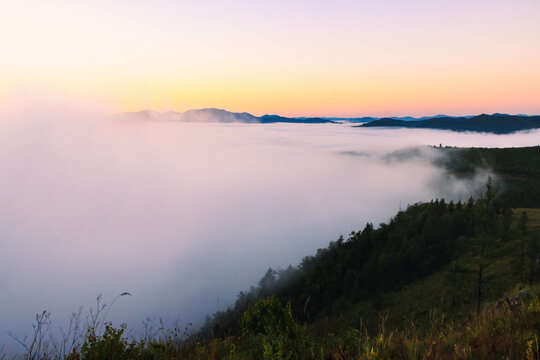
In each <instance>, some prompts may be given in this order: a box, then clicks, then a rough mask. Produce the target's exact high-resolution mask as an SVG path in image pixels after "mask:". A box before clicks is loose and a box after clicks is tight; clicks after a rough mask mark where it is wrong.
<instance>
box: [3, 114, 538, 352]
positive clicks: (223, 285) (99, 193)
mask: <svg viewBox="0 0 540 360" xmlns="http://www.w3.org/2000/svg"><path fill="white" fill-rule="evenodd" d="M539 135H540V132H538V131H535V132H528V133H519V134H511V135H487V134H474V133H453V132H447V131H436V130H433V131H432V130H420V129H375V128H369V129H367V128H366V129H363V128H354V127H351V126H350V125H347V124H317V125H302V124H270V125H261V124H239V123H232V124H220V123H174V122H163V123H160V122H140V121H133V122H130V121H129V120H126V119H122V120H121V121H119V120H118V119H115V118H111V117H109V116H106V115H103V114H102V113H99V112H97V111H90V110H88V109H81V108H80V107H77V106H73V107H70V106H64V105H63V106H55V105H51V104H45V105H44V104H42V103H41V104H24V106H23V107H19V108H18V109H9V110H5V109H3V110H2V111H0V172H1V176H0V344H1V343H4V344H6V347H7V349H8V350H10V351H14V350H13V349H18V348H17V346H18V345H17V344H16V342H15V341H14V340H13V339H12V338H11V337H9V336H8V335H7V333H8V332H10V333H12V334H14V335H17V336H19V337H22V336H23V335H24V334H25V333H30V332H31V324H32V322H33V319H34V314H36V313H41V312H42V311H43V310H48V311H50V312H51V314H52V318H53V323H52V325H51V327H52V332H54V331H56V330H55V329H58V328H59V327H61V326H65V324H66V321H67V319H68V317H69V315H70V314H71V313H72V312H73V311H76V310H77V309H78V308H79V306H83V314H86V313H87V311H88V310H89V309H90V308H91V307H92V306H93V304H94V299H95V298H96V296H97V295H99V294H103V299H104V301H106V302H110V301H112V299H113V298H114V297H115V296H116V295H118V294H120V293H121V292H124V291H128V292H130V293H131V295H132V296H124V297H122V298H120V299H118V301H117V302H116V304H115V305H114V307H113V308H112V309H111V311H110V314H109V315H108V318H109V320H111V321H113V323H114V324H116V325H118V324H120V323H122V322H125V323H127V325H128V327H130V328H132V329H137V328H138V327H140V325H141V323H142V321H143V320H144V319H145V318H147V317H150V318H153V317H161V318H163V319H164V321H165V323H166V324H170V323H172V322H173V321H174V320H176V319H177V318H179V319H180V321H181V322H188V321H191V322H193V323H194V324H195V326H197V325H200V324H201V322H202V320H203V319H204V317H205V315H206V314H208V313H212V312H215V311H216V310H223V309H225V308H226V306H227V305H228V304H230V303H232V302H233V301H234V299H235V295H236V294H237V293H238V292H239V291H240V290H245V289H247V288H249V286H250V285H252V284H256V283H257V281H258V280H259V279H260V277H261V276H262V275H263V274H264V272H265V271H266V269H267V268H268V267H269V266H272V267H273V268H278V267H282V268H284V267H286V266H288V265H289V264H293V265H296V264H297V263H298V262H299V261H300V260H301V258H302V257H303V256H305V255H309V254H313V253H314V252H315V250H316V249H317V248H319V247H324V246H327V245H328V242H329V241H332V240H336V239H337V238H338V237H339V236H340V235H341V234H343V235H344V236H347V234H349V233H350V232H351V231H353V230H354V231H356V230H359V229H361V228H363V226H364V225H365V223H366V222H372V223H374V224H376V225H377V224H378V223H380V222H383V221H387V220H388V219H389V218H390V217H391V216H393V215H394V214H395V213H396V211H398V209H399V208H400V207H403V208H404V207H406V205H407V204H412V203H416V202H418V201H429V200H430V199H432V198H440V197H445V198H447V199H454V200H457V199H467V198H468V197H469V196H470V195H471V194H474V193H475V192H478V191H479V190H478V187H479V186H481V185H482V183H483V182H484V181H485V179H486V178H487V176H488V175H489V169H479V172H478V176H477V178H475V179H469V180H457V179H454V178H452V177H449V176H448V174H446V172H445V171H444V169H441V168H439V167H437V166H435V165H433V160H434V159H435V158H436V156H437V155H436V153H435V152H434V151H433V150H430V149H429V148H428V147H423V146H424V145H437V146H438V145H439V144H442V145H443V146H445V145H449V146H487V147H507V146H528V145H537V143H538V138H539ZM417 146H421V148H420V150H415V151H414V152H413V153H414V154H413V155H412V156H396V152H397V153H402V152H407V151H409V152H410V151H411V150H410V149H411V148H413V147H417ZM83 316H84V315H83ZM53 330H54V331H53Z"/></svg>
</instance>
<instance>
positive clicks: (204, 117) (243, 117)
mask: <svg viewBox="0 0 540 360" xmlns="http://www.w3.org/2000/svg"><path fill="white" fill-rule="evenodd" d="M119 117H120V118H121V119H135V120H141V121H171V122H206V123H208V122H218V123H253V124H270V123H304V124H321V123H334V121H332V120H329V119H323V118H288V117H283V116H279V115H264V116H261V117H257V116H254V115H251V114H249V113H246V112H243V113H235V112H230V111H227V110H222V109H213V108H208V109H195V110H188V111H186V112H183V113H179V112H174V111H167V112H163V113H160V112H156V111H152V110H144V111H139V112H130V113H122V114H119Z"/></svg>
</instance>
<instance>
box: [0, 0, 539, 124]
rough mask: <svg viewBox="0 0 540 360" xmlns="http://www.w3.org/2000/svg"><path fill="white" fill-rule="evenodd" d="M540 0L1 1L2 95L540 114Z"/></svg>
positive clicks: (178, 106)
mask: <svg viewBox="0 0 540 360" xmlns="http://www.w3.org/2000/svg"><path fill="white" fill-rule="evenodd" d="M539 21H540V1H538V0H513V1H508V0H504V1H500V0H490V1H487V0H486V1H484V0H467V1H464V0H453V1H442V0H411V1H403V0H377V1H360V0H357V1H353V0H343V1H316V0H310V1H304V0H300V1H282V0H273V1H259V0H249V1H207V0H198V1H189V2H188V1H173V0H153V1H149V0H130V1H124V0H118V1H114V2H112V1H102V0H94V1H76V0H70V1H67V0H65V1H61V0H49V1H44V0H2V1H1V2H0V98H1V97H9V96H10V95H11V94H13V93H25V92H38V93H39V92H42V93H47V94H59V95H60V96H66V97H72V98H77V99H83V100H85V101H86V100H88V101H93V102H97V103H101V104H105V105H106V106H108V107H109V108H110V109H112V110H114V111H137V110H143V109H155V110H176V111H184V110H187V109H191V108H200V107H218V108H225V109H228V110H232V111H248V112H251V113H253V114H255V115H262V114H265V113H279V114H283V115H290V116H299V115H319V116H324V115H326V116H330V115H334V116H364V115H378V116H384V115H432V114H437V113H448V114H454V115H459V114H473V113H481V112H487V113H492V112H507V113H529V114H532V113H535V114H540V26H539V25H538V23H539Z"/></svg>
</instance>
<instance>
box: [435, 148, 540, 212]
mask: <svg viewBox="0 0 540 360" xmlns="http://www.w3.org/2000/svg"><path fill="white" fill-rule="evenodd" d="M435 150H437V151H441V152H442V153H443V154H444V155H445V156H442V157H441V158H440V159H439V160H438V163H439V165H441V166H443V167H444V168H446V169H447V170H448V171H450V172H451V173H453V174H454V175H457V176H464V177H467V176H470V175H472V174H474V172H475V171H476V170H477V169H479V168H483V169H485V168H488V169H489V170H490V171H491V172H493V173H495V174H497V177H498V178H500V179H501V180H502V183H503V185H504V187H503V191H501V193H500V194H498V197H499V198H500V199H501V200H502V201H504V202H506V203H507V204H508V205H509V206H511V207H513V208H540V146H531V147H521V148H444V147H443V148H435Z"/></svg>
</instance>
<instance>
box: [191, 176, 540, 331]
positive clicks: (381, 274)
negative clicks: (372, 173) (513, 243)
mask: <svg viewBox="0 0 540 360" xmlns="http://www.w3.org/2000/svg"><path fill="white" fill-rule="evenodd" d="M511 217H512V211H511V209H510V207H509V206H508V204H507V203H505V202H502V201H501V200H500V199H498V198H496V197H495V195H494V189H493V186H492V183H491V179H490V180H489V181H488V183H487V185H486V190H485V193H484V194H483V196H482V197H480V198H478V199H476V200H475V199H473V198H470V199H469V201H468V202H466V203H462V202H461V201H458V202H457V203H454V202H452V201H450V202H446V201H445V200H444V199H436V200H432V201H431V202H428V203H417V204H414V205H410V206H408V207H407V209H406V210H404V211H400V212H398V213H397V214H396V215H395V216H394V217H393V218H392V219H391V220H390V221H389V222H388V223H382V224H380V225H379V227H377V228H376V227H375V226H374V225H373V224H371V223H368V224H366V225H365V227H364V228H363V229H362V230H360V231H357V232H352V233H351V234H350V235H349V236H348V238H347V239H344V238H343V237H340V238H339V239H338V240H336V241H332V242H330V244H329V245H328V247H327V248H324V249H318V250H317V252H316V253H315V254H314V255H313V256H306V257H304V258H303V260H302V262H301V263H300V264H299V265H298V266H296V267H292V266H289V267H288V268H286V269H280V270H274V269H272V268H269V269H268V270H267V272H266V273H265V274H264V276H263V277H262V278H261V280H260V281H259V283H258V285H257V286H256V287H253V286H252V287H251V289H250V290H249V291H242V292H240V293H239V294H238V297H237V300H236V302H235V303H234V305H231V306H230V307H229V308H228V309H227V310H225V311H220V312H217V313H215V314H214V315H213V316H212V317H208V318H207V321H206V324H205V325H204V326H203V328H202V330H201V334H203V335H204V336H228V335H231V334H238V331H239V325H238V319H239V317H240V316H241V314H242V313H243V312H244V311H245V310H246V309H247V308H248V305H249V304H250V303H253V302H255V301H257V300H258V299H261V298H265V297H268V296H270V295H272V294H275V295H277V296H278V297H279V298H280V299H281V300H282V301H283V302H290V303H291V308H292V311H293V313H294V314H295V316H296V317H297V318H298V319H299V321H302V322H310V321H313V320H315V319H318V318H321V317H324V316H328V315H331V314H334V313H336V312H339V311H342V310H343V309H345V308H347V307H348V306H350V305H351V304H353V303H356V302H358V301H365V300H368V301H371V303H372V306H373V307H374V308H375V309H381V305H382V304H381V296H382V294H384V293H388V292H391V291H397V290H399V289H400V288H402V287H403V286H404V285H406V284H408V283H411V282H414V281H418V280H419V279H422V278H424V277H425V276H428V275H429V274H432V273H434V272H435V271H438V270H440V269H441V268H443V267H445V266H446V265H448V264H450V263H452V266H451V267H450V268H449V270H448V275H447V280H448V285H449V287H452V288H453V292H454V295H453V296H452V297H451V298H449V299H448V300H447V301H448V302H449V303H450V306H451V307H453V306H455V305H457V303H458V302H460V303H463V302H467V303H469V304H471V306H472V304H474V306H475V308H476V311H478V312H479V311H480V307H481V304H482V303H483V301H484V300H485V298H486V293H485V287H486V283H488V282H490V281H493V279H491V278H490V277H486V271H487V269H489V267H490V266H492V263H493V262H492V260H493V259H494V258H496V257H497V256H500V250H499V248H500V247H499V246H498V245H497V244H499V243H504V242H508V241H509V240H510V235H509V234H510V225H511ZM527 249H528V251H527V256H528V258H527V259H529V260H527V261H528V264H532V262H534V261H536V260H534V259H536V255H535V254H537V252H538V245H537V242H533V241H529V245H528V247H527ZM523 251H524V252H523V259H524V260H523V261H525V257H526V255H525V250H523ZM460 258H467V259H469V260H468V262H467V265H466V266H462V265H461V264H460V262H459V261H457V260H458V259H460ZM534 269H535V266H530V270H529V271H528V273H529V275H530V278H531V279H534V278H535V277H536V275H535V273H534V271H535V270H534ZM531 281H532V280H531Z"/></svg>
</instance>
